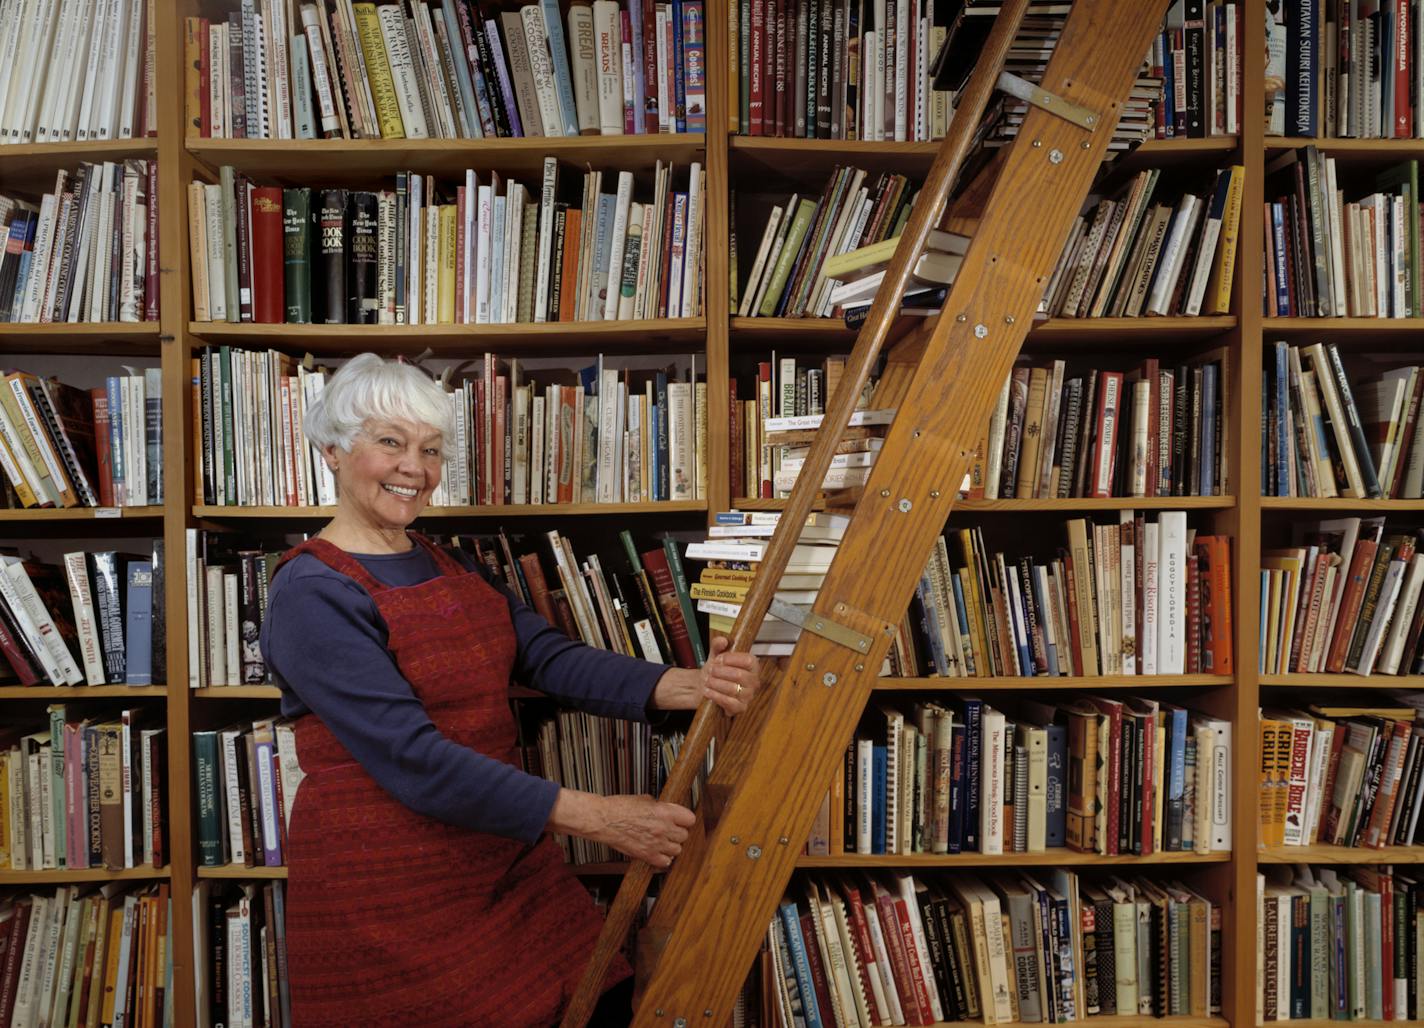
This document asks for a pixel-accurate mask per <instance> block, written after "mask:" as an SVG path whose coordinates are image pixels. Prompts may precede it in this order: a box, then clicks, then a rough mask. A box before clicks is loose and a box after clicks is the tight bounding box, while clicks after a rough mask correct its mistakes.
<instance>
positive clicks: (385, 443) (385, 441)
mask: <svg viewBox="0 0 1424 1028" xmlns="http://www.w3.org/2000/svg"><path fill="white" fill-rule="evenodd" d="M381 445H382V446H391V447H399V446H400V443H399V442H398V441H397V440H395V439H392V438H391V437H390V436H386V437H385V438H384V439H382V440H381Z"/></svg>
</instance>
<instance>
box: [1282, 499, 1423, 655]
mask: <svg viewBox="0 0 1424 1028" xmlns="http://www.w3.org/2000/svg"><path fill="white" fill-rule="evenodd" d="M1293 533H1294V535H1293V539H1292V542H1293V544H1294V545H1292V546H1290V547H1287V548H1282V549H1275V550H1267V551H1265V552H1264V553H1263V554H1262V559H1261V650H1260V653H1261V658H1260V661H1259V664H1258V667H1259V670H1260V671H1261V673H1263V674H1268V673H1269V674H1287V673H1291V672H1306V673H1319V672H1328V673H1330V674H1340V673H1342V672H1349V673H1351V674H1357V675H1369V674H1372V673H1374V672H1376V671H1377V672H1379V673H1380V674H1387V675H1397V674H1404V675H1408V674H1419V673H1420V672H1421V671H1424V646H1421V639H1420V636H1421V632H1424V608H1421V607H1420V603H1419V597H1420V588H1421V580H1424V554H1421V553H1419V552H1418V551H1419V545H1420V535H1419V533H1418V532H1417V531H1414V530H1412V529H1411V530H1407V531H1402V532H1401V531H1396V532H1392V533H1390V534H1388V535H1386V534H1385V519H1384V518H1383V517H1374V518H1359V517H1346V518H1335V519H1331V520H1325V521H1317V522H1313V523H1308V524H1298V525H1295V526H1294V528H1293Z"/></svg>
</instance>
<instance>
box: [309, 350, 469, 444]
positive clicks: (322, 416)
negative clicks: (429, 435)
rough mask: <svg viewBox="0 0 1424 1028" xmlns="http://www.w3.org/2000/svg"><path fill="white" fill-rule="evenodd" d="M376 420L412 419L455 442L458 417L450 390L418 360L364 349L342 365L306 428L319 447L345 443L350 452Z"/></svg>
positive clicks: (311, 408)
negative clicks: (396, 358)
mask: <svg viewBox="0 0 1424 1028" xmlns="http://www.w3.org/2000/svg"><path fill="white" fill-rule="evenodd" d="M372 419H377V420H402V421H411V422H414V423H416V424H418V425H429V426H430V427H431V428H434V429H436V430H437V431H439V432H440V435H441V440H442V442H443V443H445V444H451V443H453V442H454V441H455V417H454V414H453V412H452V411H451V409H450V402H449V400H447V399H446V393H445V390H443V389H441V388H440V386H439V385H438V384H436V383H435V382H433V381H431V379H430V378H429V377H428V376H427V375H426V374H425V373H424V372H423V371H421V370H420V369H419V368H417V367H415V366H414V365H413V364H405V363H402V362H400V361H394V360H383V359H382V358H380V357H378V356H376V355H375V354H374V353H363V354H361V355H360V356H358V357H355V358H353V359H351V360H350V361H348V362H347V363H346V364H345V365H344V366H342V367H341V368H339V369H337V372H336V374H334V375H332V376H331V378H330V380H329V381H328V382H327V383H326V387H325V388H324V389H323V390H322V393H321V398H320V399H318V400H317V401H316V403H314V404H312V405H311V406H310V407H308V408H307V413H306V417H305V418H304V419H303V421H302V428H303V430H304V431H305V432H306V436H307V439H308V440H309V441H310V442H311V443H312V444H313V445H315V446H316V447H317V449H319V450H324V449H325V448H326V447H328V446H339V447H341V449H343V450H345V451H346V452H347V453H350V452H351V447H352V445H353V444H354V443H355V441H356V435H357V433H359V432H360V431H361V429H362V427H363V426H364V425H365V424H366V422H367V421H370V420H372Z"/></svg>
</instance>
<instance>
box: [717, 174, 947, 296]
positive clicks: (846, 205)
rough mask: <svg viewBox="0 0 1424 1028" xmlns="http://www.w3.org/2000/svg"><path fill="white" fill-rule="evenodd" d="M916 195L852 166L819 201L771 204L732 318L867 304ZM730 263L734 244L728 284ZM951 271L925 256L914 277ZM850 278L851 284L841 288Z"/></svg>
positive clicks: (891, 177) (899, 182)
mask: <svg viewBox="0 0 1424 1028" xmlns="http://www.w3.org/2000/svg"><path fill="white" fill-rule="evenodd" d="M916 195H917V189H916V187H915V186H914V184H913V183H912V182H911V181H910V180H909V179H908V178H906V177H905V176H904V175H897V174H890V173H885V172H881V173H879V174H877V175H875V176H874V177H873V178H871V177H870V176H869V175H868V174H867V172H865V171H864V170H862V169H860V168H854V167H841V166H837V167H836V169H835V170H834V171H833V172H832V173H831V176H830V178H828V179H827V180H826V183H825V185H824V186H823V187H822V189H821V192H820V195H819V197H816V198H813V197H812V196H811V195H810V194H804V195H803V194H801V193H793V194H792V195H791V196H790V198H788V199H787V201H786V202H785V203H784V204H780V203H778V204H775V205H774V206H772V208H771V210H770V213H769V215H768V216H767V217H766V219H765V221H762V222H761V224H762V226H763V227H762V230H761V234H760V237H759V242H758V245H757V250H756V256H755V257H754V258H753V261H752V265H751V269H750V271H749V272H748V275H747V278H746V281H745V283H743V284H742V285H741V287H740V288H739V289H738V290H737V292H736V293H735V295H733V297H732V302H733V303H734V304H736V311H737V313H738V314H740V315H741V316H742V317H788V318H801V317H812V318H814V317H829V316H830V315H831V314H832V313H833V312H834V311H835V309H836V308H838V307H842V306H846V305H849V304H851V303H853V302H868V301H869V300H870V299H873V298H874V296H875V291H876V289H877V288H878V287H879V285H880V281H881V279H883V278H884V274H883V265H884V263H885V262H887V261H888V260H889V258H890V255H891V254H892V253H893V252H894V248H895V242H894V241H895V240H896V238H897V237H898V236H899V234H900V232H901V231H902V230H903V228H904V225H905V222H906V221H907V220H908V219H909V216H910V206H911V204H912V202H913V200H914V197H915V196H916ZM734 202H735V200H734ZM735 220H736V218H735V212H734V213H733V221H734V222H735ZM758 220H760V219H758ZM939 236H945V237H949V234H948V233H936V237H939ZM951 238H953V239H954V240H956V241H957V245H956V253H957V254H963V252H964V250H963V246H962V241H963V237H957V236H956V237H951ZM875 244H880V245H879V246H878V247H877V246H875ZM737 263H738V262H737V259H736V248H735V242H734V245H733V257H732V280H733V281H735V282H741V281H742V280H741V277H740V272H739V270H738V268H737ZM956 270H958V261H957V260H954V261H947V260H944V259H938V258H937V255H934V254H925V255H923V256H922V257H921V258H920V263H919V265H917V267H916V274H917V275H918V276H920V277H921V279H922V280H923V281H927V282H929V283H931V284H939V285H942V284H944V283H945V282H946V281H949V280H952V278H953V272H954V271H956ZM841 272H847V273H849V274H841ZM877 272H879V274H877ZM851 278H854V279H855V280H856V281H855V282H853V283H852V282H845V284H844V285H843V281H844V280H847V279H851Z"/></svg>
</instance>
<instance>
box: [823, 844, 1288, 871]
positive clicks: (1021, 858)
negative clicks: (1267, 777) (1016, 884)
mask: <svg viewBox="0 0 1424 1028" xmlns="http://www.w3.org/2000/svg"><path fill="white" fill-rule="evenodd" d="M1301 859H1305V858H1301ZM1230 860H1231V853H1230V852H1217V853H1152V854H1149V855H1147V856H1141V855H1137V854H1132V853H1123V854H1120V855H1114V856H1105V855H1103V854H1101V853H1080V852H1078V851H1077V850H1069V849H1050V850H1043V851H1041V852H1038V853H895V854H887V855H884V856H860V855H857V854H846V855H842V856H837V857H809V856H802V857H801V858H800V859H799V860H797V861H796V866H797V867H798V868H802V869H825V868H839V869H843V870H869V869H873V868H908V869H918V870H925V869H936V868H945V869H948V868H955V867H1005V866H1007V867H1097V866H1106V865H1118V864H1129V865H1133V866H1136V865H1139V864H1225V863H1228V862H1230Z"/></svg>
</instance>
